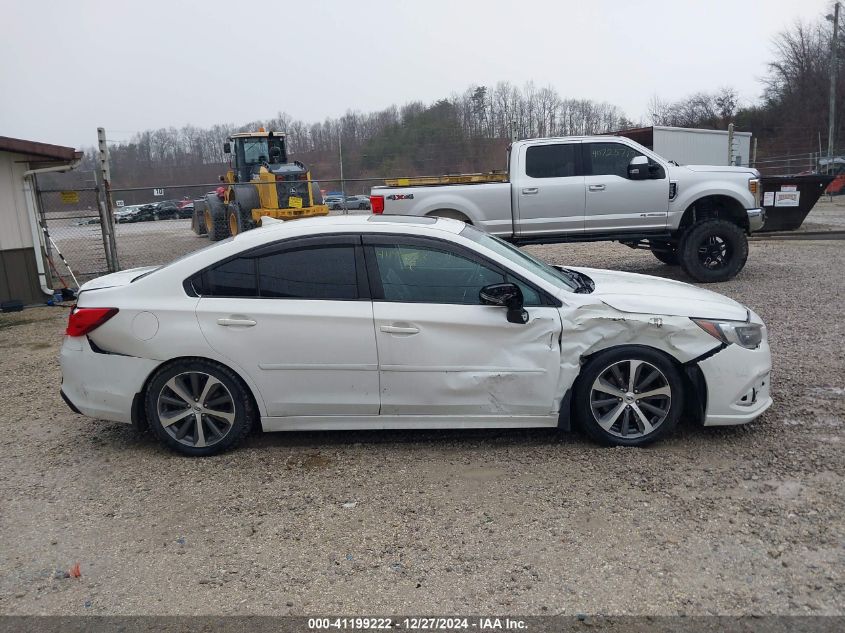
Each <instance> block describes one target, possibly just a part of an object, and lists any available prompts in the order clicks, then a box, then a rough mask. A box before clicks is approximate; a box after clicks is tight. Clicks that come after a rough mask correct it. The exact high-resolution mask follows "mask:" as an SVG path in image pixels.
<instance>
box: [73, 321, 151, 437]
mask: <svg viewBox="0 0 845 633" xmlns="http://www.w3.org/2000/svg"><path fill="white" fill-rule="evenodd" d="M59 360H60V363H61V366H62V390H61V395H62V398H63V399H64V400H65V402H66V403H67V404H68V406H70V407H71V409H72V410H74V409H75V411H76V412H77V413H81V414H82V415H87V416H89V417H92V418H99V419H100V420H113V421H115V422H128V423H131V422H132V401H133V400H134V398H135V394H137V393H139V392H140V391H141V389H142V388H143V386H144V383H145V382H146V380H147V377H148V376H149V375H150V374H151V373H152V372H153V370H154V369H155V368H156V367H158V366H159V365H160V364H161V361H157V360H149V359H146V358H136V357H134V356H123V355H121V354H101V353H97V352H94V351H93V350H92V349H91V346H90V344H89V343H88V339H87V338H86V337H71V336H66V337H65V341H64V344H63V345H62V351H61V354H60V357H59Z"/></svg>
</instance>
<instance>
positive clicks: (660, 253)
mask: <svg viewBox="0 0 845 633" xmlns="http://www.w3.org/2000/svg"><path fill="white" fill-rule="evenodd" d="M651 246H652V249H651V254H652V255H654V256H655V257H656V258H657V259H659V260H660V261H661V262H663V263H664V264H666V265H668V266H677V265H678V264H679V263H680V262H678V249H677V248H676V247H675V246H674V245H673V244H670V243H669V242H653V243H652V245H651Z"/></svg>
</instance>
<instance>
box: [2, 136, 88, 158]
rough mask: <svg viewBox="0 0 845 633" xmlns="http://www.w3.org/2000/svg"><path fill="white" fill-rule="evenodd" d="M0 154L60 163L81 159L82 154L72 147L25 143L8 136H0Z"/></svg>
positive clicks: (35, 142) (32, 142)
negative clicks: (9, 153) (22, 155)
mask: <svg viewBox="0 0 845 633" xmlns="http://www.w3.org/2000/svg"><path fill="white" fill-rule="evenodd" d="M0 152H13V153H15V154H26V155H28V156H38V157H40V158H46V159H48V160H61V161H72V160H76V159H78V158H82V152H78V151H76V150H75V149H74V148H72V147H65V146H63V145H50V144H49V143H39V142H38V141H27V140H24V139H21V138H10V137H8V136H0Z"/></svg>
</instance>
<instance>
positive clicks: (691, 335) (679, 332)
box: [559, 294, 719, 393]
mask: <svg viewBox="0 0 845 633" xmlns="http://www.w3.org/2000/svg"><path fill="white" fill-rule="evenodd" d="M560 298H561V300H562V301H564V306H563V307H562V308H561V309H560V315H561V322H562V325H563V329H562V334H561V342H560V345H561V367H560V383H561V384H560V389H559V393H565V392H566V390H567V389H570V388H571V387H572V385H573V383H574V382H575V379H576V378H577V377H578V374H579V373H580V372H581V366H582V365H583V362H584V359H585V358H586V357H588V356H591V355H593V354H595V353H597V352H600V351H602V350H605V349H610V348H613V347H619V346H620V345H642V346H646V347H651V348H654V349H656V350H660V351H662V352H665V353H666V354H668V355H669V356H671V357H672V358H674V359H675V360H676V361H678V362H679V363H682V364H683V363H688V362H689V361H692V360H695V359H696V358H698V357H699V356H703V355H705V354H707V353H708V352H711V351H713V350H715V349H716V348H718V347H719V343H718V341H716V340H715V339H714V338H713V337H712V336H710V335H709V334H707V333H706V332H704V330H701V329H700V328H697V327H695V326H694V325H693V324H692V323H691V322H690V320H689V318H688V317H680V316H667V315H661V314H647V313H643V314H640V313H632V312H622V311H620V310H617V309H615V308H612V307H611V306H609V305H607V304H606V303H604V302H603V301H601V300H598V299H596V298H591V297H590V296H589V295H570V294H567V295H565V296H561V297H560Z"/></svg>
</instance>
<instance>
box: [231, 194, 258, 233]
mask: <svg viewBox="0 0 845 633" xmlns="http://www.w3.org/2000/svg"><path fill="white" fill-rule="evenodd" d="M228 228H229V233H231V234H232V235H240V234H241V233H243V232H244V231H248V230H249V229H251V228H252V221H251V220H247V219H246V217H245V216H244V212H243V211H242V210H241V207H240V205H239V204H238V203H237V202H233V203H231V204H230V205H229V217H228Z"/></svg>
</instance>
